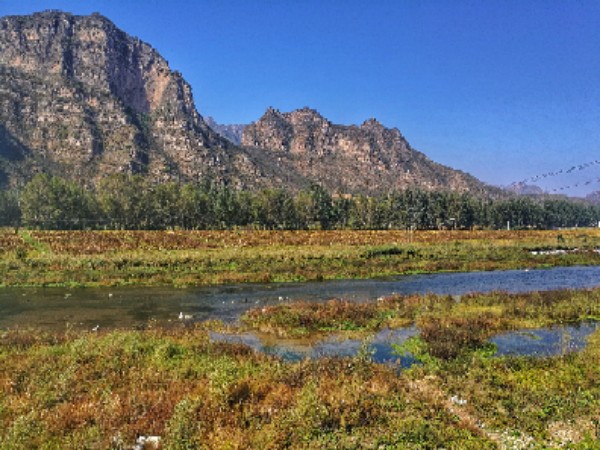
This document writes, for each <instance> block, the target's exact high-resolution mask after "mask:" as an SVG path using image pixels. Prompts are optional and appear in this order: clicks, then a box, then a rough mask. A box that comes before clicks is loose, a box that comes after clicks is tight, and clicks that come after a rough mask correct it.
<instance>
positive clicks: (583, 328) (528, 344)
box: [490, 322, 600, 356]
mask: <svg viewBox="0 0 600 450" xmlns="http://www.w3.org/2000/svg"><path fill="white" fill-rule="evenodd" d="M599 327H600V322H583V323H580V324H573V325H564V326H554V327H549V328H540V329H537V330H519V331H511V332H509V333H503V334H500V335H498V336H495V337H493V338H492V339H490V341H491V342H493V343H494V344H496V346H497V347H498V351H497V353H496V354H497V355H498V356H502V355H517V356H554V355H562V354H565V353H570V352H575V351H578V350H581V349H583V348H584V347H585V346H586V343H587V338H588V336H589V335H590V334H592V333H593V332H594V331H596V330H597V329H598V328H599Z"/></svg>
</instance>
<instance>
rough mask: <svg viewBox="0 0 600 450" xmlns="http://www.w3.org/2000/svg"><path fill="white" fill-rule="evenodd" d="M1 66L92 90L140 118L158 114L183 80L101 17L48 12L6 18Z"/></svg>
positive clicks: (0, 34)
mask: <svg viewBox="0 0 600 450" xmlns="http://www.w3.org/2000/svg"><path fill="white" fill-rule="evenodd" d="M0 64H2V65H6V66H9V67H12V68H15V69H19V70H22V71H23V72H26V73H30V74H40V73H44V74H48V75H56V76H63V77H66V78H69V79H71V80H73V81H76V82H79V83H82V84H84V85H93V86H94V87H95V88H96V89H101V90H103V91H105V92H107V93H110V94H112V95H115V96H116V97H118V98H119V99H120V100H121V101H123V103H124V104H125V105H126V106H127V107H129V108H131V109H132V110H134V111H136V112H141V113H149V112H152V111H155V110H156V109H157V108H159V107H160V105H161V103H162V102H163V100H164V96H165V91H166V90H167V89H168V88H169V84H170V83H171V82H172V81H175V79H176V78H178V77H177V76H176V74H174V73H172V72H171V70H170V68H169V65H168V63H167V61H166V60H165V59H164V58H162V57H161V56H160V55H159V54H158V53H157V52H156V51H155V50H154V49H153V48H152V47H151V46H150V45H148V44H146V43H145V42H142V41H141V40H139V39H137V38H133V37H131V36H129V35H128V34H126V33H125V32H123V31H121V30H120V29H118V28H117V27H116V25H115V24H114V23H112V22H111V21H110V20H109V19H107V18H106V17H104V16H102V15H100V14H98V13H95V14H92V15H90V16H75V15H73V14H69V13H65V12H61V11H55V10H49V11H44V12H41V13H37V14H33V15H31V16H8V17H4V18H2V20H1V21H0ZM181 88H182V90H184V91H185V90H187V91H190V90H189V87H183V86H182V87H181ZM182 95H185V93H182ZM186 101H187V102H188V103H189V102H190V100H186Z"/></svg>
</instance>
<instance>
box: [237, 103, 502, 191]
mask: <svg viewBox="0 0 600 450" xmlns="http://www.w3.org/2000/svg"><path fill="white" fill-rule="evenodd" d="M242 145H244V146H248V147H255V148H260V149H263V151H265V152H268V153H273V154H276V155H277V157H278V160H279V161H286V162H287V164H289V165H291V166H293V167H294V168H295V169H296V170H297V171H298V172H300V174H302V175H303V176H305V177H307V178H310V179H312V180H316V181H318V182H320V183H322V184H323V185H324V186H325V187H327V188H328V189H330V190H332V191H333V192H339V193H357V192H363V193H375V192H385V191H389V190H391V189H403V188H407V187H420V188H423V189H428V190H431V189H452V190H457V191H471V192H475V193H484V192H485V193H489V192H492V191H495V189H494V188H491V187H490V186H486V185H484V184H483V183H481V182H479V181H478V180H477V179H475V178H474V177H472V176H470V175H468V174H465V173H463V172H460V171H457V170H453V169H450V168H449V167H446V166H442V165H440V164H437V163H435V162H433V161H431V160H430V159H428V158H427V157H426V156H425V155H424V154H422V153H420V152H418V151H416V150H414V149H413V148H412V147H411V146H410V145H409V144H408V142H407V141H406V139H404V137H403V136H402V134H401V133H400V131H398V130H397V129H396V128H393V129H388V128H385V127H384V126H383V125H382V124H380V123H379V122H378V121H377V120H375V119H369V120H367V121H365V122H364V123H363V124H362V125H360V126H354V125H352V126H345V125H335V124H332V123H331V122H329V121H328V120H327V119H325V118H324V117H322V116H321V115H320V114H319V113H318V112H317V111H315V110H312V109H309V108H303V109H300V110H297V111H293V112H290V113H281V112H279V111H277V110H275V109H273V108H269V109H268V110H267V111H266V113H265V114H264V115H263V117H262V118H261V119H260V120H258V121H257V122H255V123H252V124H250V125H248V126H247V127H246V128H245V130H244V134H243V137H242Z"/></svg>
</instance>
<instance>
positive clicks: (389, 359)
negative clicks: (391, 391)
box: [210, 326, 418, 367]
mask: <svg viewBox="0 0 600 450" xmlns="http://www.w3.org/2000/svg"><path fill="white" fill-rule="evenodd" d="M417 334H418V330H417V328H416V327H414V326H413V327H407V328H398V329H395V330H391V329H387V328H386V329H384V330H381V331H379V332H378V333H377V334H375V335H374V336H373V337H372V338H371V339H369V340H367V341H363V340H361V339H347V338H344V337H342V336H340V335H337V334H336V335H332V336H328V337H326V338H324V339H322V340H319V341H316V342H311V341H306V340H304V341H303V340H285V339H274V338H273V337H270V336H259V335H258V334H255V333H241V334H227V333H211V334H210V337H211V339H212V340H213V341H215V342H231V343H240V344H245V345H248V346H249V347H251V348H253V349H254V350H255V351H258V352H262V353H265V354H268V355H275V356H279V357H281V358H282V359H284V360H286V361H300V360H303V359H305V358H310V359H318V358H323V357H333V356H337V357H352V356H356V355H357V354H358V353H359V352H360V351H366V352H367V354H368V355H370V358H371V359H372V360H373V361H374V362H377V363H382V364H399V365H400V366H402V367H409V366H410V365H412V364H413V363H414V362H415V359H414V358H413V357H411V356H410V355H405V356H398V355H397V354H395V353H394V351H393V347H392V344H402V343H403V342H405V341H406V340H407V339H408V338H410V337H412V336H416V335H417ZM363 345H366V348H365V349H364V350H363V349H362V347H363Z"/></svg>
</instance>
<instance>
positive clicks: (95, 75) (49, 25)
mask: <svg viewBox="0 0 600 450" xmlns="http://www.w3.org/2000/svg"><path fill="white" fill-rule="evenodd" d="M39 171H46V172H50V173H53V174H59V175H62V176H66V177H71V178H77V179H82V180H91V181H93V180H98V179H99V178H101V177H103V176H105V175H107V174H111V173H118V172H125V173H141V174H146V175H147V176H149V177H151V178H152V179H155V180H157V181H166V180H175V179H178V180H195V179H198V178H200V177H202V176H205V175H210V176H213V177H215V178H216V179H223V180H228V181H231V182H232V183H235V184H237V185H240V186H244V185H247V184H256V183H260V182H261V180H262V181H264V182H268V180H265V179H264V177H263V175H262V174H261V173H260V172H261V169H260V168H259V167H257V165H256V164H255V163H254V162H253V161H251V160H250V159H249V156H248V155H247V154H245V153H244V152H243V151H242V150H241V149H239V148H238V147H236V146H234V145H232V144H231V143H230V142H229V141H227V140H226V139H223V138H222V137H221V136H219V135H218V134H217V133H216V132H214V131H213V130H212V129H211V128H210V127H209V126H208V125H207V124H206V123H205V121H204V120H203V118H202V117H201V116H200V115H199V114H198V112H197V111H196V108H195V105H194V100H193V97H192V90H191V88H190V86H189V85H188V83H187V82H186V81H185V80H184V79H183V77H182V76H181V74H180V73H178V72H176V71H173V70H171V69H170V68H169V64H168V62H167V61H166V60H165V59H164V58H163V57H162V56H161V55H160V54H159V53H158V52H157V51H156V50H155V49H153V48H152V47H151V46H150V45H148V44H146V43H144V42H142V41H140V40H139V39H137V38H134V37H132V36H129V35H128V34H126V33H125V32H123V31H121V30H120V29H118V28H117V27H116V26H115V25H114V24H113V23H112V22H111V21H109V20H108V19H106V18H105V17H103V16H101V15H99V14H92V15H90V16H74V15H71V14H68V13H63V12H59V11H45V12H42V13H37V14H33V15H31V16H8V17H3V18H1V19H0V183H2V182H3V183H4V184H6V183H10V182H12V183H16V182H19V180H22V179H27V178H28V177H31V175H32V174H33V173H35V172H39Z"/></svg>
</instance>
